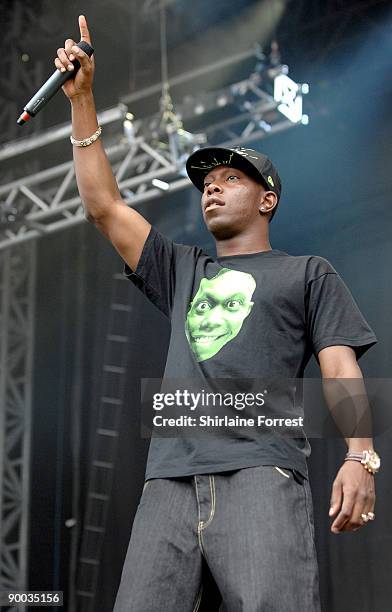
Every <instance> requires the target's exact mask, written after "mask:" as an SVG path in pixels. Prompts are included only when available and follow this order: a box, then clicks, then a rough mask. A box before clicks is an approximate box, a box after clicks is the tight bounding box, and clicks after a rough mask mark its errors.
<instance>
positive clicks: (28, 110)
mask: <svg viewBox="0 0 392 612" xmlns="http://www.w3.org/2000/svg"><path fill="white" fill-rule="evenodd" d="M77 46H78V47H79V48H80V49H82V51H84V52H85V53H87V55H88V56H89V57H91V56H92V54H93V53H94V49H93V48H92V47H91V46H90V45H89V44H88V43H87V42H86V41H84V40H81V41H80V42H79V43H78V44H77ZM72 64H73V65H74V67H75V68H74V70H72V72H70V71H68V70H67V71H66V72H60V70H57V69H56V70H55V71H54V73H53V74H52V76H50V77H49V78H48V80H47V81H45V83H44V84H43V85H42V87H40V89H39V90H38V91H37V93H36V94H35V95H34V96H33V97H32V98H31V100H29V102H28V103H27V104H26V106H25V107H24V112H23V113H22V114H21V115H20V117H19V119H18V120H17V122H16V123H17V124H18V125H23V124H24V123H26V121H28V120H29V119H30V117H35V115H36V114H37V113H38V112H39V111H40V110H41V109H42V108H43V107H44V106H45V105H46V104H47V103H48V102H49V100H51V99H52V98H53V96H54V95H55V94H56V93H57V92H58V90H59V89H60V88H61V87H62V85H64V83H65V81H67V80H68V79H69V78H71V77H74V76H75V74H76V73H77V71H78V70H79V68H80V63H79V62H78V60H77V59H75V60H74V61H73V62H72Z"/></svg>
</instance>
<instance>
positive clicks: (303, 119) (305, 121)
mask: <svg viewBox="0 0 392 612" xmlns="http://www.w3.org/2000/svg"><path fill="white" fill-rule="evenodd" d="M301 123H302V125H308V124H309V115H302V117H301Z"/></svg>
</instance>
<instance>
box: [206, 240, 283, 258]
mask: <svg viewBox="0 0 392 612" xmlns="http://www.w3.org/2000/svg"><path fill="white" fill-rule="evenodd" d="M215 246H216V254H217V256H218V257H227V256H228V255H247V254H251V253H260V252H262V251H271V250H272V247H271V244H270V241H269V238H268V236H260V237H259V236H258V237H257V238H255V236H243V235H240V236H233V237H232V238H228V239H227V240H216V241H215Z"/></svg>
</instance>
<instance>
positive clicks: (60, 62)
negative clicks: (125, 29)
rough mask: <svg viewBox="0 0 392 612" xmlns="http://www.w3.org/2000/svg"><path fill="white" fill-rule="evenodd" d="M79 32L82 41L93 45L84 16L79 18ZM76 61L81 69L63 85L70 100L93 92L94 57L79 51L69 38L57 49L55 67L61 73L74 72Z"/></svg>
mask: <svg viewBox="0 0 392 612" xmlns="http://www.w3.org/2000/svg"><path fill="white" fill-rule="evenodd" d="M79 30H80V38H81V40H84V41H86V42H87V43H88V44H89V45H91V38H90V33H89V31H88V27H87V21H86V18H85V17H84V16H83V15H80V16H79ZM75 59H77V60H78V61H79V63H80V68H79V70H78V72H77V73H76V76H75V78H71V79H68V80H67V81H66V82H65V83H64V85H63V91H64V93H65V95H66V96H67V97H68V98H69V99H72V98H75V97H76V96H80V95H82V94H86V93H89V92H91V90H92V86H93V78H94V57H93V56H92V57H91V58H90V57H89V56H88V55H87V53H85V52H84V51H82V49H79V47H78V46H77V45H76V42H75V41H74V40H72V38H67V40H66V41H65V43H64V47H61V48H60V49H57V57H56V59H55V60H54V63H55V66H56V68H57V69H58V70H60V72H66V71H67V70H68V72H73V70H74V67H73V65H72V63H71V62H73V61H74V60H75Z"/></svg>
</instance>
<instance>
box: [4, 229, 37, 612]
mask: <svg viewBox="0 0 392 612" xmlns="http://www.w3.org/2000/svg"><path fill="white" fill-rule="evenodd" d="M35 250H36V243H35V242H34V241H30V242H26V243H24V244H23V245H20V246H19V247H18V248H17V249H8V250H7V251H5V252H4V253H2V256H1V257H0V590H2V591H6V590H18V589H26V587H27V570H28V568H27V561H28V555H27V549H28V523H29V516H28V512H29V497H30V494H29V488H30V446H31V404H32V377H31V372H32V357H33V329H34V325H33V321H34V285H35V259H36V257H35ZM14 609H15V608H14Z"/></svg>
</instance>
